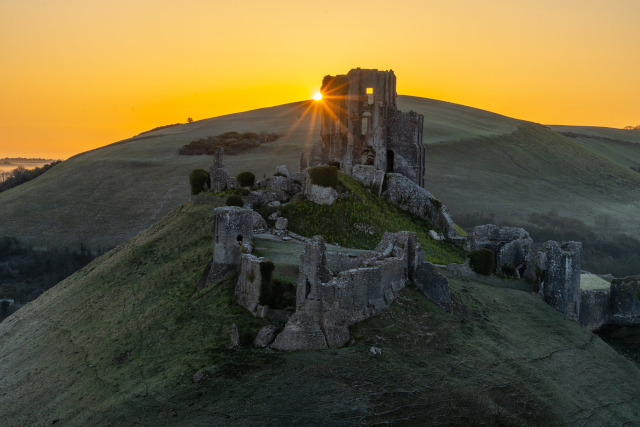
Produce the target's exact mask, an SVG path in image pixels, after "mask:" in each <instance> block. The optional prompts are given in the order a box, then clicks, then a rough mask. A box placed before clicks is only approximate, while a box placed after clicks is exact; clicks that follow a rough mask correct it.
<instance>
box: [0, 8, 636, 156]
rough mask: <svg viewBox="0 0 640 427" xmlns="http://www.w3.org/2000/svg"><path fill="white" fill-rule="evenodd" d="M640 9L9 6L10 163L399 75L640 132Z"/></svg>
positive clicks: (462, 99) (1, 117) (462, 98)
mask: <svg viewBox="0 0 640 427" xmlns="http://www.w3.org/2000/svg"><path fill="white" fill-rule="evenodd" d="M639 16H640V1H638V0H609V1H606V2H605V1H601V0H553V1H551V0H535V1H533V0H532V1H521V0H483V1H477V0H473V1H472V0H464V1H461V0H457V1H456V0H451V1H449V0H447V1H443V0H438V1H431V0H394V1H378V0H371V1H367V2H363V1H350V0H337V1H334V0H324V1H322V2H311V1H268V2H267V1H264V0H260V1H246V0H234V1H218V0H213V1H212V0H207V1H204V0H202V1H199V0H182V1H180V2H178V1H168V0H153V1H151V0H127V1H123V0H109V1H105V0H91V1H86V0H65V1H62V0H48V1H44V0H20V1H15V0H0V41H1V43H0V158H1V157H5V156H10V157H13V156H30V157H50V158H66V157H69V156H71V155H73V154H76V153H78V152H82V151H85V150H88V149H92V148H95V147H98V146H101V145H105V144H108V143H111V142H114V141H117V140H120V139H124V138H128V137H130V136H132V135H135V134H137V133H140V132H141V131H144V130H148V129H150V128H153V127H156V126H160V125H164V124H169V123H176V122H184V121H186V118H187V117H189V116H190V117H193V118H194V119H196V120H198V119H204V118H209V117H213V116H217V115H221V114H226V113H232V112H238V111H243V110H248V109H253V108H258V107H265V106H271V105H278V104H282V103H286V102H292V101H297V100H302V99H308V98H310V97H311V95H312V94H313V93H314V92H315V91H316V90H317V89H318V87H319V86H320V83H321V80H322V77H323V76H324V75H325V74H340V73H346V72H347V71H349V69H351V68H354V67H362V68H378V69H390V68H391V69H393V70H394V71H395V73H396V75H397V76H398V92H399V93H400V94H407V95H416V96H424V97H430V98H436V99H442V100H445V101H450V102H456V103H460V104H465V105H470V106H474V107H478V108H482V109H486V110H490V111H494V112H498V113H501V114H505V115H508V116H512V117H516V118H520V119H526V120H532V121H536V122H539V123H546V124H580V125H592V126H610V127H623V126H626V125H640V82H639V78H638V76H639V75H640V55H638V49H639V44H640V24H639V23H638V17H639Z"/></svg>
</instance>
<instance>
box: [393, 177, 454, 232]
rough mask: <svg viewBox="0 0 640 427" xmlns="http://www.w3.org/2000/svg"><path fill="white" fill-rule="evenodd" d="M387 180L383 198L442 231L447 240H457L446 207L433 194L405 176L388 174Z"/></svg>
mask: <svg viewBox="0 0 640 427" xmlns="http://www.w3.org/2000/svg"><path fill="white" fill-rule="evenodd" d="M385 180H386V184H385V187H386V190H385V191H383V192H382V197H384V198H385V199H386V200H388V201H389V202H391V203H394V204H396V205H398V206H399V207H400V208H401V209H402V210H405V211H408V212H411V213H412V214H414V215H418V216H419V217H421V218H423V219H424V220H426V221H427V222H428V223H430V224H431V225H432V226H433V227H435V228H438V229H440V230H441V232H442V233H443V234H444V236H445V237H446V238H448V239H455V238H457V237H458V232H457V231H456V227H455V225H454V223H453V220H452V219H451V215H449V211H448V210H447V208H446V206H444V205H443V204H442V203H441V202H440V201H439V200H437V199H436V198H435V197H433V195H432V194H431V193H429V192H428V191H427V190H425V189H424V188H422V187H420V186H418V185H416V184H415V183H414V182H413V181H411V180H410V179H409V178H407V177H405V176H404V175H400V174H397V173H388V174H386V176H385ZM462 240H464V238H462Z"/></svg>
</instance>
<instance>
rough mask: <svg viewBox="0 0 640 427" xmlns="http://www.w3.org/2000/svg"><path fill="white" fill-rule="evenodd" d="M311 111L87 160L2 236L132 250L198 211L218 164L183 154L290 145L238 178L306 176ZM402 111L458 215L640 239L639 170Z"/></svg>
mask: <svg viewBox="0 0 640 427" xmlns="http://www.w3.org/2000/svg"><path fill="white" fill-rule="evenodd" d="M310 105H312V104H311V103H310V102H303V103H294V104H288V105H282V106H278V107H272V108H265V109H260V110H254V111H248V112H244V113H238V114H232V115H228V116H221V117H216V118H212V119H207V120H201V121H198V122H195V123H192V124H186V125H180V126H175V127H170V128H167V129H163V130H159V131H156V132H151V133H148V134H144V135H143V136H141V137H139V138H134V139H131V140H127V141H125V142H122V143H117V144H114V145H111V146H108V147H105V148H101V149H97V150H94V151H91V152H88V153H84V154H82V155H79V156H76V157H74V158H72V159H70V160H68V161H66V162H64V163H62V164H60V165H58V166H56V167H55V168H54V169H52V170H51V171H49V172H47V174H45V175H44V176H42V177H40V178H38V179H36V180H33V181H31V182H29V183H26V184H23V185H21V186H19V187H17V188H15V189H12V190H10V191H7V192H3V193H0V205H1V206H2V209H0V230H1V233H0V234H3V235H12V236H16V237H20V238H22V239H23V240H30V241H32V242H35V243H36V245H40V244H54V245H69V244H72V245H73V244H77V243H79V242H80V241H84V242H85V243H88V244H89V245H90V246H91V247H94V248H95V247H96V246H98V245H101V246H103V247H105V246H107V247H110V246H114V245H116V244H120V243H122V242H124V241H126V240H127V239H128V238H130V237H132V236H134V235H136V234H137V233H139V232H140V231H142V230H145V229H146V228H148V227H149V226H150V225H151V224H154V223H155V222H157V221H158V220H159V219H160V218H162V217H163V216H164V215H166V214H167V212H169V211H170V210H171V209H173V208H175V207H176V206H179V205H180V204H181V203H183V202H184V201H185V200H186V198H187V196H188V193H189V186H188V181H187V180H188V174H189V172H190V171H191V170H192V169H193V168H195V167H207V166H208V164H209V162H210V159H208V158H206V157H203V156H193V157H190V156H178V155H177V154H176V151H177V149H178V148H179V147H180V146H182V145H184V144H186V143H188V142H189V141H191V140H193V139H196V138H200V137H203V136H206V135H215V134H219V133H221V132H224V131H229V130H237V131H249V130H252V131H270V132H280V133H284V134H286V136H285V137H284V138H281V139H280V140H278V141H277V142H275V143H273V144H270V145H265V146H264V147H261V148H259V149H256V150H254V151H251V152H248V153H245V154H243V155H240V156H227V157H226V158H225V161H226V165H227V168H228V169H229V171H230V172H231V173H233V174H237V173H239V172H241V171H243V170H251V171H253V172H255V173H256V174H257V175H258V176H262V173H263V172H265V171H267V172H268V173H269V174H272V173H273V172H274V171H275V167H276V165H279V164H288V165H289V166H290V168H291V169H293V170H296V169H297V165H298V156H299V152H300V150H302V149H307V151H308V147H309V146H310V144H311V143H312V141H314V140H317V139H318V138H319V122H318V120H315V121H314V119H313V118H314V117H315V116H314V115H313V114H307V115H304V111H305V110H306V109H307V108H308V107H309V106H310ZM398 106H399V108H400V109H402V110H403V111H408V110H410V109H413V110H415V111H418V112H420V113H422V114H424V115H425V141H426V142H427V143H428V144H427V150H428V155H427V162H428V163H427V174H426V178H427V180H426V182H427V185H426V187H427V189H428V190H430V191H432V192H433V193H434V194H435V195H436V196H438V197H439V198H441V199H442V201H443V202H444V203H445V204H447V205H448V206H450V207H454V208H456V210H459V211H460V210H462V211H470V210H484V211H485V212H493V213H496V214H498V216H499V217H500V216H502V217H506V218H510V219H515V220H519V221H522V220H524V219H526V218H527V217H528V215H529V213H530V212H533V211H537V212H545V211H548V210H550V209H554V208H555V209H558V210H559V211H560V213H562V214H564V215H566V216H569V217H575V218H579V219H582V220H585V221H587V222H589V223H590V222H591V221H592V219H593V218H594V217H595V216H596V215H597V214H600V213H607V214H610V215H613V216H614V217H616V218H618V219H619V220H620V221H621V222H622V223H623V224H624V225H625V227H626V229H627V231H631V232H637V227H638V222H639V221H640V220H639V219H638V216H637V215H636V214H635V213H636V212H637V209H638V205H639V204H640V203H639V199H640V195H639V192H638V188H639V186H638V183H639V182H640V181H638V179H639V177H640V174H636V175H637V176H635V177H631V176H629V174H630V173H633V172H632V171H630V170H629V169H628V165H626V164H619V165H617V164H615V163H611V162H609V161H607V160H606V159H605V158H603V157H602V156H601V154H603V153H599V152H597V151H596V153H595V154H597V155H595V156H594V155H593V152H591V151H589V150H586V149H584V146H580V145H579V144H576V143H575V142H574V141H572V140H571V139H569V138H566V137H563V136H561V135H559V134H558V133H556V132H553V131H551V130H549V129H545V128H535V127H531V125H528V124H524V125H522V124H521V123H522V122H519V121H517V120H514V119H510V118H507V117H504V116H500V115H497V114H493V113H489V112H486V111H482V110H478V109H474V108H470V107H465V106H461V105H456V104H450V103H446V102H442V101H435V100H430V99H424V98H416V97H408V96H400V97H399V98H398ZM313 124H315V125H313ZM519 124H520V126H521V127H520V129H519V130H517V129H518V128H517V126H518V125H519ZM621 132H624V131H621ZM625 156H627V154H625ZM575 159H578V160H579V162H577V163H576V162H575ZM622 169H626V171H623V170H622ZM592 171H593V172H594V173H593V174H592ZM594 178H597V179H594Z"/></svg>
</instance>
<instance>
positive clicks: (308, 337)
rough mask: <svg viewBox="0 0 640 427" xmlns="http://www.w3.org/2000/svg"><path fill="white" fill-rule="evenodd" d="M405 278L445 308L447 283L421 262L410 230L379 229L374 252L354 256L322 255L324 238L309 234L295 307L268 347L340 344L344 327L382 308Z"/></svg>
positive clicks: (344, 337) (420, 252) (306, 347)
mask: <svg viewBox="0 0 640 427" xmlns="http://www.w3.org/2000/svg"><path fill="white" fill-rule="evenodd" d="M343 268H344V270H342V269H343ZM411 280H414V282H415V283H416V284H417V286H418V288H419V289H421V290H422V291H423V293H425V295H427V296H429V298H432V299H433V300H434V301H435V302H436V303H437V304H438V305H440V306H442V307H443V308H445V309H447V310H450V309H451V296H450V293H449V285H448V281H447V279H446V277H444V276H443V275H441V274H440V273H438V272H437V271H436V269H435V267H434V266H433V264H430V263H428V262H426V260H425V254H424V251H423V249H422V247H421V246H420V245H419V244H418V243H417V236H416V235H415V233H410V232H399V233H385V234H384V235H383V238H382V240H381V241H380V243H379V244H378V246H377V247H376V249H375V250H374V251H371V252H368V253H366V254H363V255H360V256H358V257H351V256H349V255H346V254H327V253H326V247H325V244H324V240H323V239H322V237H320V236H315V237H314V238H313V239H312V240H311V241H310V242H309V243H308V244H307V246H306V248H305V250H304V251H303V253H302V255H301V256H300V274H299V277H298V288H297V295H296V297H297V298H296V299H297V303H296V306H297V307H296V308H297V311H296V313H295V314H294V315H293V316H292V317H291V319H290V320H289V322H288V323H287V326H286V327H285V329H284V331H283V332H282V333H281V334H280V335H278V337H277V338H276V340H275V342H274V344H273V347H274V348H277V349H281V350H311V349H321V348H327V347H328V348H335V347H340V346H342V345H344V344H345V343H346V342H347V341H348V339H349V326H351V325H353V324H354V323H357V322H360V321H362V320H364V319H367V318H368V317H371V316H373V315H376V314H379V313H380V312H382V311H383V310H385V309H386V308H387V307H388V306H389V305H390V304H391V302H392V301H393V300H394V298H395V294H396V293H397V292H399V291H400V290H402V289H404V287H405V285H406V284H407V283H408V282H409V281H411ZM321 336H322V337H324V339H321V338H320V337H321Z"/></svg>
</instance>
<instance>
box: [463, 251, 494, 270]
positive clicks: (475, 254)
mask: <svg viewBox="0 0 640 427" xmlns="http://www.w3.org/2000/svg"><path fill="white" fill-rule="evenodd" d="M467 258H469V265H470V266H471V269H472V270H473V271H475V272H476V273H478V274H484V275H485V276H491V273H493V265H494V263H495V259H494V257H493V252H491V250H490V249H478V250H475V251H471V252H469V255H467Z"/></svg>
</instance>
